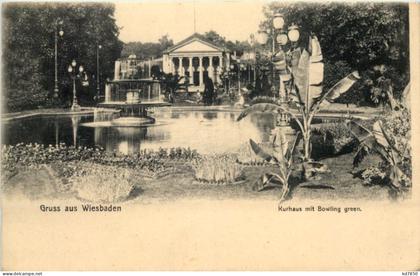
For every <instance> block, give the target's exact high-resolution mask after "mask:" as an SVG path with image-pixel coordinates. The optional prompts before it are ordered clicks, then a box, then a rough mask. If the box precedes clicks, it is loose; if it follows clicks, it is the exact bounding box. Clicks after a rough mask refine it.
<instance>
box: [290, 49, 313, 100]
mask: <svg viewBox="0 0 420 276" xmlns="http://www.w3.org/2000/svg"><path fill="white" fill-rule="evenodd" d="M309 59H310V56H309V53H308V52H307V51H306V50H305V49H304V50H303V51H302V54H301V55H300V59H299V63H298V66H297V68H296V70H295V72H294V73H293V77H294V80H295V85H296V87H297V90H298V91H297V93H299V96H300V97H299V98H300V100H301V101H302V102H301V104H303V105H306V100H307V94H308V87H309Z"/></svg>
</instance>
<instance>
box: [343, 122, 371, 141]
mask: <svg viewBox="0 0 420 276" xmlns="http://www.w3.org/2000/svg"><path fill="white" fill-rule="evenodd" d="M346 125H347V127H348V128H349V130H350V132H351V133H352V134H353V136H354V137H356V139H357V140H358V141H359V142H363V141H364V140H365V139H366V138H367V137H369V136H372V135H373V134H372V132H371V131H370V130H369V129H367V128H365V127H364V126H362V125H360V124H359V123H357V122H355V121H348V122H346Z"/></svg>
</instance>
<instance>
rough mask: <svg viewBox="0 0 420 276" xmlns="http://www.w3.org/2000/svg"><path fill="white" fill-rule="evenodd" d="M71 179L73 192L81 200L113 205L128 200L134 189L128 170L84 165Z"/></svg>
mask: <svg viewBox="0 0 420 276" xmlns="http://www.w3.org/2000/svg"><path fill="white" fill-rule="evenodd" d="M84 165H85V166H84V167H85V168H86V169H82V170H79V171H78V173H77V174H76V175H74V176H73V177H71V178H70V181H71V182H72V183H73V185H72V190H73V191H74V192H75V193H76V194H77V196H78V197H79V198H81V199H84V200H88V201H92V202H103V203H113V202H118V201H122V200H125V199H127V198H128V196H129V194H130V192H131V191H132V190H133V188H134V184H133V182H132V175H131V173H130V171H129V170H128V169H122V168H116V167H113V166H104V165H97V164H84Z"/></svg>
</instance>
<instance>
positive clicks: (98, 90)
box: [96, 44, 102, 101]
mask: <svg viewBox="0 0 420 276" xmlns="http://www.w3.org/2000/svg"><path fill="white" fill-rule="evenodd" d="M101 49H102V45H100V44H99V45H98V46H97V47H96V101H99V97H100V96H99V94H100V88H99V86H100V77H99V74H100V72H99V51H100V50H101Z"/></svg>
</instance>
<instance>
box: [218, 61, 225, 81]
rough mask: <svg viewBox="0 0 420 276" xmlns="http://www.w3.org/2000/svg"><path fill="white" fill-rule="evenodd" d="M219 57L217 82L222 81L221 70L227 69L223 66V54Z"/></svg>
mask: <svg viewBox="0 0 420 276" xmlns="http://www.w3.org/2000/svg"><path fill="white" fill-rule="evenodd" d="M218 57H219V67H218V69H219V70H217V76H216V78H217V82H219V83H220V82H222V80H221V79H220V71H221V70H224V71H226V67H225V66H223V56H222V55H220V56H218Z"/></svg>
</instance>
